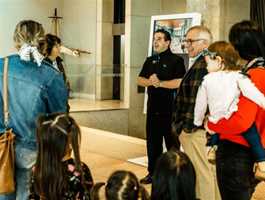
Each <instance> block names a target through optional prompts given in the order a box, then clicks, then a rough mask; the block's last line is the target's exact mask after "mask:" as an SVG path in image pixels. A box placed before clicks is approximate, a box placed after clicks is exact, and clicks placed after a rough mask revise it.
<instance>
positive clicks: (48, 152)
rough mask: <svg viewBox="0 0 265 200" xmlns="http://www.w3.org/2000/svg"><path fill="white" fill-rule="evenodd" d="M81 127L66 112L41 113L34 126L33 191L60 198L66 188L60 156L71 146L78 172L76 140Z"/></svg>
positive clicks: (78, 162)
mask: <svg viewBox="0 0 265 200" xmlns="http://www.w3.org/2000/svg"><path fill="white" fill-rule="evenodd" d="M80 140H81V134H80V129H79V127H78V125H77V123H76V122H75V120H74V119H73V118H72V117H70V116H69V115H68V114H65V113H54V114H50V115H43V116H40V117H39V119H38V125H37V144H38V153H37V161H36V165H35V168H34V171H33V175H34V177H35V185H34V187H35V191H36V192H37V193H38V195H39V196H41V197H43V198H44V199H48V200H58V199H61V198H62V195H63V193H64V191H67V187H68V186H67V181H66V177H65V171H66V168H65V167H64V165H63V162H62V160H63V158H64V156H65V155H66V153H67V151H68V150H69V148H70V146H71V147H72V149H73V153H74V161H75V165H76V169H77V170H78V171H79V172H80V173H81V177H83V173H82V169H81V161H80V154H79V143H80Z"/></svg>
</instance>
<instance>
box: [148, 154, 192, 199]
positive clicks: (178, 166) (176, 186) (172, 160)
mask: <svg viewBox="0 0 265 200" xmlns="http://www.w3.org/2000/svg"><path fill="white" fill-rule="evenodd" d="M195 183H196V175H195V170H194V167H193V165H192V163H191V161H190V159H189V158H188V156H187V155H186V154H185V153H183V152H180V151H176V152H175V151H172V150H171V151H168V152H166V153H164V154H162V155H161V157H160V158H159V159H158V161H157V164H156V167H155V171H154V175H153V181H152V193H151V199H152V200H195V199H196V194H195Z"/></svg>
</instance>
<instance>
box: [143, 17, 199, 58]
mask: <svg viewBox="0 0 265 200" xmlns="http://www.w3.org/2000/svg"><path fill="white" fill-rule="evenodd" d="M200 24H201V14H200V13H181V14H172V15H155V16H152V17H151V27H150V36H149V48H148V56H151V55H153V53H154V51H153V37H154V33H155V31H156V30H158V29H164V30H166V31H168V32H169V33H170V35H171V44H170V49H171V51H172V52H173V53H176V54H179V53H186V52H185V51H184V49H183V47H182V45H181V41H182V40H183V38H184V37H185V34H186V33H187V31H188V29H189V28H190V27H192V26H196V25H200Z"/></svg>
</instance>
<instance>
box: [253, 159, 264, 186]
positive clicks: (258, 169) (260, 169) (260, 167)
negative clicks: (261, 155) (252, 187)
mask: <svg viewBox="0 0 265 200" xmlns="http://www.w3.org/2000/svg"><path fill="white" fill-rule="evenodd" d="M254 173H255V178H256V179H258V180H260V181H265V161H262V162H257V163H255V164H254Z"/></svg>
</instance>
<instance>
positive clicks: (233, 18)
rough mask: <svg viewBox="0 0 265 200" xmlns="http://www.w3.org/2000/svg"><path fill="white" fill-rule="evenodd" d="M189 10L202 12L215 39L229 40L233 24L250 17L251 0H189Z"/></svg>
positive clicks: (203, 18) (187, 4)
mask: <svg viewBox="0 0 265 200" xmlns="http://www.w3.org/2000/svg"><path fill="white" fill-rule="evenodd" d="M186 6H187V9H186V10H187V12H199V13H202V21H203V24H204V25H206V26H207V27H208V28H209V29H210V30H211V31H212V33H213V38H214V40H227V36H228V32H229V29H230V27H231V25H232V24H234V23H235V22H238V21H240V20H243V19H249V17H250V0H244V1H242V0H233V1H231V0H198V1H194V0H187V2H186Z"/></svg>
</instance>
